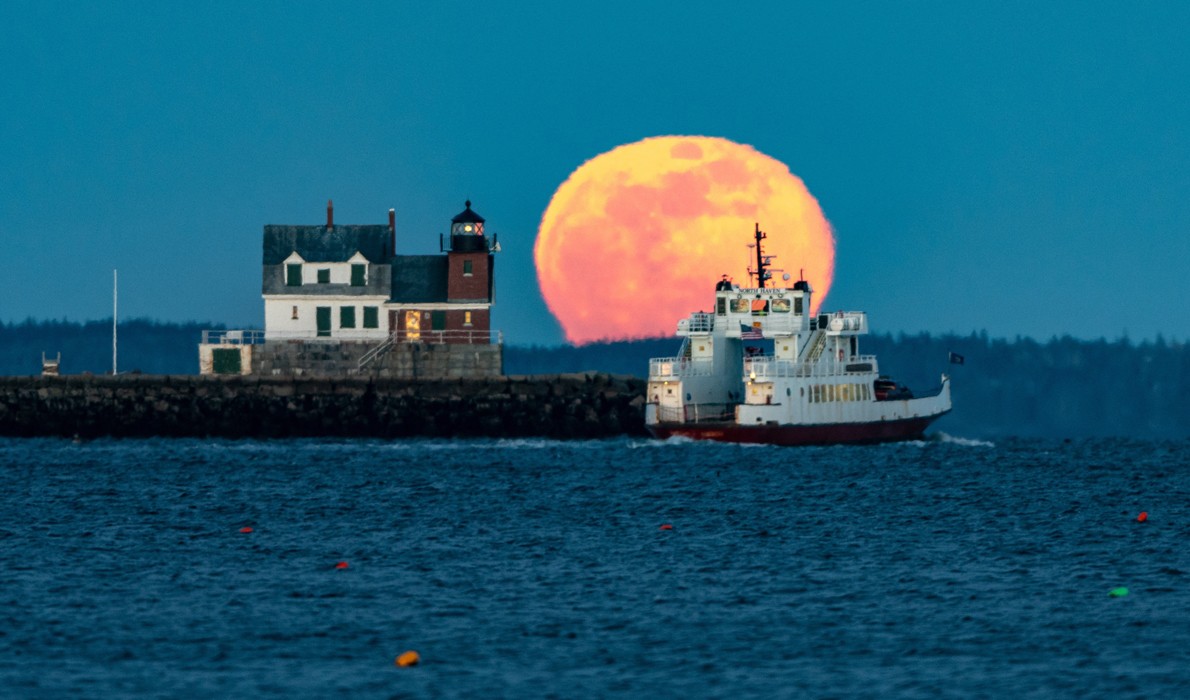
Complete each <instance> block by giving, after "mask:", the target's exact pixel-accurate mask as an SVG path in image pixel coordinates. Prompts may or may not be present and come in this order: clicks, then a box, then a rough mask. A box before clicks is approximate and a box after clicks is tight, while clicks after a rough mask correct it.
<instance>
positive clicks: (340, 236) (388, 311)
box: [200, 201, 503, 377]
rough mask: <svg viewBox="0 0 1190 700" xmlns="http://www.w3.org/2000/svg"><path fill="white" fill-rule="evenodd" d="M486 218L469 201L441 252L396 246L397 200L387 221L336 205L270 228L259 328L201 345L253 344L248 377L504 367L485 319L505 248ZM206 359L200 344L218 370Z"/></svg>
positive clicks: (243, 367)
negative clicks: (357, 220) (369, 221)
mask: <svg viewBox="0 0 1190 700" xmlns="http://www.w3.org/2000/svg"><path fill="white" fill-rule="evenodd" d="M484 224H485V221H484V218H483V217H482V216H480V215H479V214H478V213H476V212H475V211H473V210H472V209H471V202H470V201H468V202H467V203H466V208H465V209H464V210H463V211H462V212H460V213H459V214H458V215H456V216H455V217H454V218H453V219H451V227H450V234H449V239H447V238H446V237H440V239H439V248H440V253H438V254H435V255H397V254H396V217H395V214H394V212H393V210H391V209H390V210H389V216H388V225H387V226H385V225H383V224H382V225H343V224H336V223H335V221H334V205H333V203H331V202H327V218H326V225H325V226H321V225H319V226H290V225H274V224H269V225H266V226H265V227H264V246H263V253H264V256H263V263H264V267H263V277H262V288H261V292H262V296H263V298H264V312H265V313H264V316H265V329H264V333H263V334H260V333H259V332H255V333H253V332H249V331H242V332H241V331H232V332H228V333H227V334H225V335H223V336H220V337H211V338H208V339H205V340H204V347H206V345H207V344H208V343H210V344H218V345H221V346H226V345H227V344H229V343H230V344H236V343H241V342H242V343H245V344H251V345H253V347H252V348H245V351H244V352H242V353H241V354H242V356H243V359H242V361H241V362H240V363H239V366H238V367H237V368H236V369H237V373H241V374H267V375H286V374H293V375H303V376H345V375H347V376H349V375H353V374H366V375H374V376H382V377H388V376H391V377H467V376H498V375H499V374H500V373H501V365H502V355H503V353H502V346H501V339H500V334H499V333H494V332H493V331H491V325H490V324H491V306H492V303H493V300H494V299H493V296H494V294H493V292H494V287H493V270H494V258H493V252H495V251H498V250H499V246H498V245H497V244H496V242H495V239H494V237H491V238H489V236H488V235H487V233H486V232H485V230H484ZM261 336H263V337H261ZM229 338H230V339H229ZM258 341H263V342H258ZM216 355H218V353H216ZM203 357H205V355H203V351H202V350H201V349H200V368H201V370H202V371H203V372H214V373H221V372H220V371H219V369H218V368H217V367H216V366H215V364H217V363H211V362H204V361H203V359H202V358H203ZM208 367H209V368H210V369H208Z"/></svg>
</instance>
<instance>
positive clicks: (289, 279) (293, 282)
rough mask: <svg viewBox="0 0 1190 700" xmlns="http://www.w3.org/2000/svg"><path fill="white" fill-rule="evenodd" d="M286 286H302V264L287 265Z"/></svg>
mask: <svg viewBox="0 0 1190 700" xmlns="http://www.w3.org/2000/svg"><path fill="white" fill-rule="evenodd" d="M285 286H287V287H300V286H302V266H301V265H300V264H298V265H286V266H285Z"/></svg>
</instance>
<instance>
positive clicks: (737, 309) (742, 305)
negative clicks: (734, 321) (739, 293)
mask: <svg viewBox="0 0 1190 700" xmlns="http://www.w3.org/2000/svg"><path fill="white" fill-rule="evenodd" d="M748 301H749V300H748V299H732V300H731V312H732V313H733V314H746V313H748V309H749V308H750V307H749V304H748Z"/></svg>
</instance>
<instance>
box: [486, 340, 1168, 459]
mask: <svg viewBox="0 0 1190 700" xmlns="http://www.w3.org/2000/svg"><path fill="white" fill-rule="evenodd" d="M680 345H681V343H680V339H676V338H670V339H663V340H637V341H626V342H615V343H597V344H593V345H585V346H582V347H577V348H575V347H562V348H541V347H531V348H524V347H519V348H518V347H509V348H505V351H504V371H505V373H507V374H528V373H534V372H575V371H582V370H601V371H604V372H610V373H613V374H633V375H638V376H642V375H644V374H646V373H647V372H648V361H649V358H650V357H665V356H672V355H675V354H677V351H678V348H679V347H680ZM860 352H861V353H863V354H872V355H876V357H877V361H878V362H879V365H880V371H881V373H883V374H887V375H889V376H891V377H892V378H893V379H895V380H897V381H898V382H900V383H903V384H906V385H908V386H909V387H910V388H911V389H914V390H917V391H919V392H926V391H929V390H930V389H932V388H936V387H937V386H938V385H939V383H940V382H941V375H942V373H943V372H946V373H949V374H950V375H951V376H952V377H953V381H952V382H951V392H952V395H953V398H954V411H953V412H952V413H951V414H950V415H948V416H946V417H944V418H943V419H942V420H940V421H939V422H938V423H937V424H936V425H937V427H938V429H940V430H942V431H945V432H947V433H950V434H953V435H960V436H966V437H993V438H994V437H1004V436H1022V437H1058V438H1066V437H1070V438H1076V437H1100V436H1132V437H1141V438H1178V439H1185V438H1190V346H1187V345H1186V344H1185V343H1180V342H1179V343H1169V342H1166V341H1165V340H1164V339H1162V338H1161V337H1158V338H1157V339H1156V340H1155V341H1145V342H1143V343H1139V344H1135V343H1132V342H1131V341H1129V340H1128V339H1126V338H1125V339H1121V340H1116V341H1107V340H1090V341H1088V340H1076V339H1074V338H1070V337H1062V338H1053V339H1051V340H1049V341H1046V342H1038V341H1036V340H1032V339H1030V338H1017V339H1015V340H1002V339H995V340H993V339H989V338H988V336H987V334H986V333H978V334H975V333H973V334H971V335H967V336H958V335H944V336H931V335H926V334H921V335H904V334H902V335H897V336H893V335H874V336H866V337H864V338H861V340H860ZM952 352H953V353H956V354H958V355H960V356H961V357H962V358H963V364H962V365H957V364H950V363H949V357H950V353H952Z"/></svg>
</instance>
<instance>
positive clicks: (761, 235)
mask: <svg viewBox="0 0 1190 700" xmlns="http://www.w3.org/2000/svg"><path fill="white" fill-rule="evenodd" d="M766 238H768V234H767V233H765V232H764V231H761V230H760V223H759V222H758V223H757V224H756V286H757V287H760V288H761V289H764V281H765V280H766V279H768V278H769V276H768V274H767V273H766V271H765V267H766V266H767V265H766V262H767V261H766V260H765V258H764V253H763V252H761V250H760V242H761V241H763V240H764V239H766Z"/></svg>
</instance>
